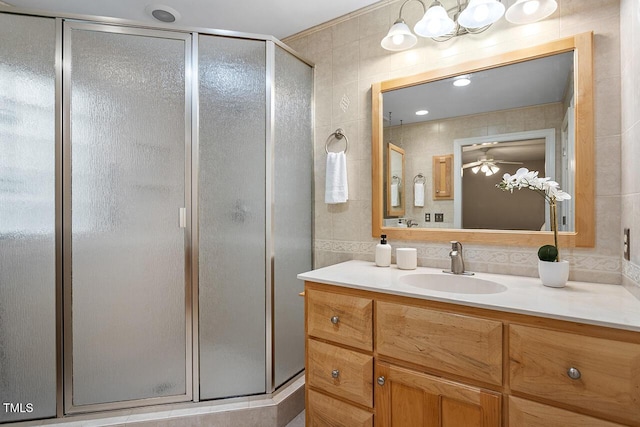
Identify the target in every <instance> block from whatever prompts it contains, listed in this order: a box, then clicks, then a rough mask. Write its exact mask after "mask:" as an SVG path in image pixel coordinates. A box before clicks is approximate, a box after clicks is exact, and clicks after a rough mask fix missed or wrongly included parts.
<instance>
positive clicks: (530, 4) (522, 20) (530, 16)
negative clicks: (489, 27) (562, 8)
mask: <svg viewBox="0 0 640 427" xmlns="http://www.w3.org/2000/svg"><path fill="white" fill-rule="evenodd" d="M557 8H558V3H557V2H556V1H555V0H518V1H516V2H515V3H514V4H513V5H512V6H511V7H510V8H509V10H507V14H506V15H505V18H506V20H507V21H509V22H511V23H513V24H530V23H531V22H536V21H540V20H541V19H544V18H546V17H548V16H549V15H551V14H552V13H553V12H555V11H556V9H557Z"/></svg>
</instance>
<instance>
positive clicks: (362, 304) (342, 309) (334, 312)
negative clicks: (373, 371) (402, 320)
mask: <svg viewBox="0 0 640 427" xmlns="http://www.w3.org/2000/svg"><path fill="white" fill-rule="evenodd" d="M305 295H306V297H307V311H308V313H307V334H308V335H310V336H313V337H317V338H322V339H326V340H330V341H334V342H337V343H340V344H344V345H349V346H352V347H356V348H360V349H362V350H367V351H372V350H373V300H372V299H368V298H359V297H354V296H349V295H342V294H334V293H332V292H324V291H318V290H315V289H307V290H306V291H305Z"/></svg>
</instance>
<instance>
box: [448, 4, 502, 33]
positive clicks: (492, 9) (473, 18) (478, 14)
mask: <svg viewBox="0 0 640 427" xmlns="http://www.w3.org/2000/svg"><path fill="white" fill-rule="evenodd" d="M502 15H504V5H503V4H502V3H500V2H499V1H498V0H471V1H470V2H469V4H468V5H467V7H466V8H465V9H464V10H463V11H462V13H460V16H459V17H458V24H460V25H462V26H463V27H465V28H481V27H486V26H487V25H491V24H493V23H494V22H496V21H497V20H498V19H500V18H501V17H502Z"/></svg>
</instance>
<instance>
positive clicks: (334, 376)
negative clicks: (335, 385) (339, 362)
mask: <svg viewBox="0 0 640 427" xmlns="http://www.w3.org/2000/svg"><path fill="white" fill-rule="evenodd" d="M331 376H332V377H333V378H338V377H339V376H340V371H339V370H337V369H334V370H333V371H331Z"/></svg>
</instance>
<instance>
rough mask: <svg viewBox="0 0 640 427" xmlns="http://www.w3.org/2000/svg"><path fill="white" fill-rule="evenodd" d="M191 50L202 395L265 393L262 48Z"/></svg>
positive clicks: (235, 42) (248, 44) (233, 44)
mask: <svg viewBox="0 0 640 427" xmlns="http://www.w3.org/2000/svg"><path fill="white" fill-rule="evenodd" d="M198 52H199V58H198V61H199V97H200V103H199V108H200V114H199V123H200V126H199V133H200V138H199V141H200V142H199V144H200V147H199V153H200V159H199V162H200V172H199V184H198V193H199V198H198V204H199V218H200V230H199V240H200V245H199V248H200V249H199V251H200V254H199V255H200V256H199V270H200V272H199V297H200V298H199V300H200V308H199V312H200V323H199V330H200V332H199V333H200V397H201V398H202V399H212V398H220V397H228V396H238V395H248V394H257V393H264V392H265V389H266V385H265V376H266V371H265V364H266V350H265V344H266V339H265V334H266V320H265V296H266V291H265V286H266V285H265V274H266V267H265V262H266V261H265V256H266V255H265V254H266V252H265V221H266V214H265V203H266V195H265V194H266V193H265V174H266V167H265V132H266V130H265V129H266V126H265V114H266V113H265V111H266V80H265V79H266V71H265V61H266V60H265V56H266V53H265V42H264V41H255V40H242V39H233V38H225V37H213V36H202V35H201V36H200V37H199V46H198Z"/></svg>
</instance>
